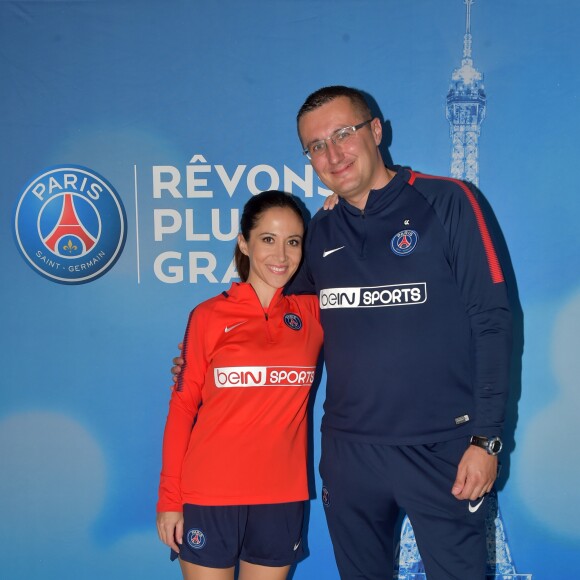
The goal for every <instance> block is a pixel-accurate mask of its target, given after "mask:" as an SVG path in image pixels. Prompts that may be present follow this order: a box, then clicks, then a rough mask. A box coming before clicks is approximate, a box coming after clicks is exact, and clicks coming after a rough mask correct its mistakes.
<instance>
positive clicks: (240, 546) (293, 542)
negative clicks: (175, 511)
mask: <svg viewBox="0 0 580 580" xmlns="http://www.w3.org/2000/svg"><path fill="white" fill-rule="evenodd" d="M183 519H184V522H183V543H182V544H181V550H180V552H179V557H180V558H181V559H182V560H185V561H186V562H191V563H193V564H198V565H199V566H206V567H208V568H230V567H231V566H235V565H236V563H237V562H238V560H244V561H245V562H249V563H250V564H258V565H260V566H287V565H291V564H294V563H296V562H298V561H299V560H301V559H302V558H303V557H304V546H303V543H302V525H303V521H304V502H302V501H298V502H291V503H279V504H259V505H243V506H200V505H192V504H185V505H184V506H183ZM176 556H177V555H176V554H175V552H173V551H172V559H173V558H175V557H176Z"/></svg>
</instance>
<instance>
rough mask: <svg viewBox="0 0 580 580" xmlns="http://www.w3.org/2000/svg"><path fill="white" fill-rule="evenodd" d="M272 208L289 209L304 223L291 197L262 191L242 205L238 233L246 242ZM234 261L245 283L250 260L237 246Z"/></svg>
mask: <svg viewBox="0 0 580 580" xmlns="http://www.w3.org/2000/svg"><path fill="white" fill-rule="evenodd" d="M273 207H287V208H288V209H291V210H292V211H293V212H294V213H295V214H296V215H297V216H298V217H299V218H300V221H301V222H302V223H304V216H303V215H302V212H301V211H300V208H299V207H298V204H297V203H296V201H295V200H294V198H293V197H292V195H290V194H289V193H285V192H284V191H277V190H275V189H271V190H269V191H263V192H262V193H258V194H257V195H254V196H253V197H251V198H250V199H249V200H248V201H247V202H246V205H244V211H243V212H242V219H241V220H240V233H241V234H242V236H243V237H244V240H246V242H248V241H249V240H250V234H251V233H252V230H253V229H254V228H255V227H256V225H257V223H258V220H259V219H260V218H261V217H262V215H263V214H264V213H265V212H266V211H268V210H269V209H271V208H273ZM234 260H235V263H236V269H237V271H238V274H239V276H240V278H241V280H242V282H246V281H247V280H248V276H249V275H250V259H249V258H248V256H246V255H245V254H243V253H242V251H241V250H240V247H239V245H238V244H236V249H235V250H234Z"/></svg>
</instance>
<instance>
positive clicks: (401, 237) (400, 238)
mask: <svg viewBox="0 0 580 580" xmlns="http://www.w3.org/2000/svg"><path fill="white" fill-rule="evenodd" d="M418 241H419V234H418V233H417V232H416V231H415V230H403V231H402V232H399V233H398V234H395V235H394V236H393V239H392V240H391V250H393V252H394V253H395V254H397V256H406V255H408V254H410V253H411V252H412V251H413V250H414V249H415V247H416V246H417V242H418Z"/></svg>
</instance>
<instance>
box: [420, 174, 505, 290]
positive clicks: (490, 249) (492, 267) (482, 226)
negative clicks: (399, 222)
mask: <svg viewBox="0 0 580 580" xmlns="http://www.w3.org/2000/svg"><path fill="white" fill-rule="evenodd" d="M410 173H411V177H410V178H409V185H413V184H414V183H415V180H416V179H417V178H418V177H423V178H425V179H442V180H445V181H452V182H454V183H456V184H457V185H459V187H461V189H462V190H463V192H464V193H465V195H466V196H467V199H468V200H469V203H470V204H471V208H472V209H473V213H474V214H475V220H476V221H477V227H478V228H479V234H480V235H481V241H482V243H483V247H484V249H485V255H486V256H487V263H488V265H489V273H490V276H491V279H492V282H493V283H494V284H499V283H501V282H503V281H504V277H503V272H502V269H501V266H500V264H499V260H498V258H497V253H496V251H495V247H494V245H493V241H492V240H491V236H490V235H489V230H488V229H487V224H486V223H485V218H484V217H483V212H482V211H481V207H480V205H479V203H478V202H477V200H476V199H475V196H474V195H473V192H472V191H471V190H470V189H469V187H467V185H466V184H465V183H463V181H460V180H458V179H452V178H451V177H439V176H436V175H424V174H422V173H417V172H416V171H411V172H410Z"/></svg>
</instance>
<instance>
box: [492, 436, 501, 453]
mask: <svg viewBox="0 0 580 580" xmlns="http://www.w3.org/2000/svg"><path fill="white" fill-rule="evenodd" d="M501 448H502V443H501V439H499V438H495V439H492V440H491V441H490V442H489V451H490V453H492V454H493V455H497V454H498V453H499V452H500V451H501Z"/></svg>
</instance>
